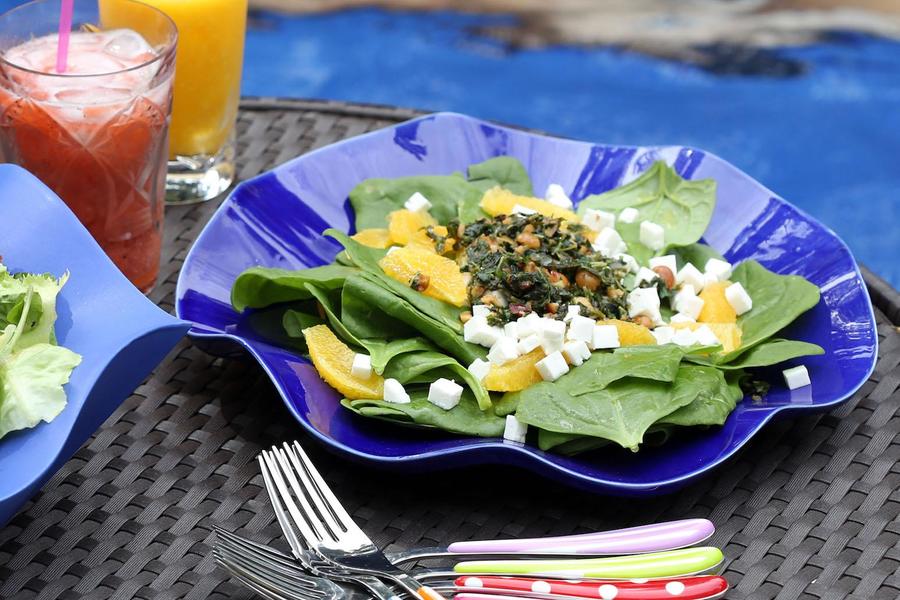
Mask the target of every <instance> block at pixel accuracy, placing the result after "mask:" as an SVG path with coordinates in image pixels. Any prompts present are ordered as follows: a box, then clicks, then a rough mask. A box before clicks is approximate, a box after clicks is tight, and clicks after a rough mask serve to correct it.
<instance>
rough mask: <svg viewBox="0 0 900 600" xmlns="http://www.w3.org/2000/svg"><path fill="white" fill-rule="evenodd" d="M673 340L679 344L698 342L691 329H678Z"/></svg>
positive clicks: (692, 344) (689, 344) (687, 344)
mask: <svg viewBox="0 0 900 600" xmlns="http://www.w3.org/2000/svg"><path fill="white" fill-rule="evenodd" d="M654 331H655V330H654ZM671 341H672V343H673V344H677V345H679V346H694V345H696V344H697V336H696V335H695V334H694V332H693V331H691V330H690V329H677V330H675V335H673V336H672V340H671Z"/></svg>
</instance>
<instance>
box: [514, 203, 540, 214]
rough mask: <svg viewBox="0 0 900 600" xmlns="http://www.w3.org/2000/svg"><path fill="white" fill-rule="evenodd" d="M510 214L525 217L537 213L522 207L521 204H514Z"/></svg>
mask: <svg viewBox="0 0 900 600" xmlns="http://www.w3.org/2000/svg"><path fill="white" fill-rule="evenodd" d="M512 213H513V214H514V215H524V216H526V217H527V216H528V215H536V214H537V211H536V210H534V209H533V208H528V207H527V206H522V205H521V204H514V205H513V207H512Z"/></svg>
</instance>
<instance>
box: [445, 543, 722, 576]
mask: <svg viewBox="0 0 900 600" xmlns="http://www.w3.org/2000/svg"><path fill="white" fill-rule="evenodd" d="M721 562H722V551H721V550H719V549H718V548H711V547H701V548H685V549H683V550H670V551H667V552H653V553H649V554H637V555H632V556H610V557H605V558H580V559H571V560H472V561H464V562H460V563H458V564H457V565H456V566H455V567H454V569H453V570H454V571H456V572H457V573H490V574H494V575H541V576H543V577H561V578H564V579H579V578H587V577H590V578H602V579H650V578H654V577H679V576H682V575H691V574H694V573H702V572H704V571H707V570H709V569H712V568H713V567H715V566H716V565H718V564H719V563H721Z"/></svg>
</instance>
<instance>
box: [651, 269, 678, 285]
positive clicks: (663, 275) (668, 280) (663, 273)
mask: <svg viewBox="0 0 900 600" xmlns="http://www.w3.org/2000/svg"><path fill="white" fill-rule="evenodd" d="M652 270H653V272H654V273H656V274H657V275H659V278H660V279H662V280H663V283H665V284H666V288H667V289H670V290H671V289H672V288H673V287H675V275H674V274H673V273H672V269H670V268H669V267H664V266H662V265H659V266H656V267H653V269H652Z"/></svg>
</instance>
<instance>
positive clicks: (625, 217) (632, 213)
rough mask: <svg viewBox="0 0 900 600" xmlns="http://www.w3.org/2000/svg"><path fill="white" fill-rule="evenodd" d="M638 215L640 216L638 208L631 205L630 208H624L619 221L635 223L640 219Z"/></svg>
mask: <svg viewBox="0 0 900 600" xmlns="http://www.w3.org/2000/svg"><path fill="white" fill-rule="evenodd" d="M638 216H640V213H639V212H638V209H636V208H632V207H630V206H629V207H628V208H623V209H622V212H620V213H619V222H620V223H634V222H635V221H637V220H638Z"/></svg>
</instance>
